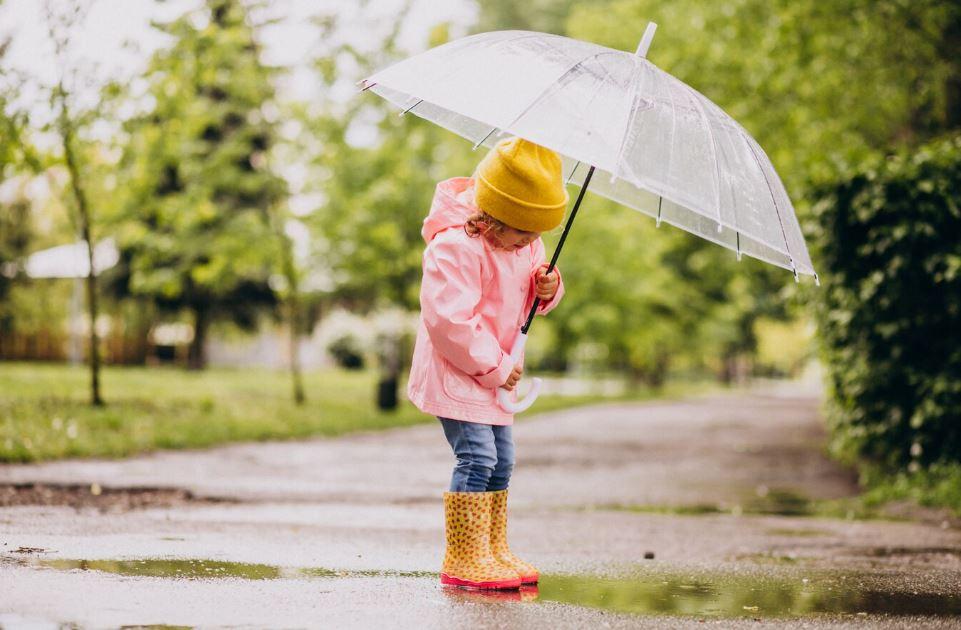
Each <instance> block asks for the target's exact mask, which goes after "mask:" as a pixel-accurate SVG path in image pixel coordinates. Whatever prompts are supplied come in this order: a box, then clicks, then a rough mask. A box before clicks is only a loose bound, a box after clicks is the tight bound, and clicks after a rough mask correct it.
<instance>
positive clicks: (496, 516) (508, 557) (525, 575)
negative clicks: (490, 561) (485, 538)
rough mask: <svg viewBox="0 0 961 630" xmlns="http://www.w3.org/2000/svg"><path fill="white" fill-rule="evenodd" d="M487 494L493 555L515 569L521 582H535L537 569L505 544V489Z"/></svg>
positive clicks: (538, 575)
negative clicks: (489, 504)
mask: <svg viewBox="0 0 961 630" xmlns="http://www.w3.org/2000/svg"><path fill="white" fill-rule="evenodd" d="M487 494H490V495H491V551H492V552H493V553H494V557H495V558H497V561H498V562H500V563H501V564H504V565H506V566H509V567H511V568H512V569H514V570H515V571H517V573H518V574H519V575H520V576H521V583H522V584H537V580H538V578H539V577H540V573H539V572H538V570H537V569H535V568H534V567H532V566H531V565H529V564H528V563H526V562H524V561H523V560H521V559H520V558H518V557H517V556H515V555H514V554H513V553H511V550H510V547H509V546H508V545H507V490H498V491H497V492H488V493H487Z"/></svg>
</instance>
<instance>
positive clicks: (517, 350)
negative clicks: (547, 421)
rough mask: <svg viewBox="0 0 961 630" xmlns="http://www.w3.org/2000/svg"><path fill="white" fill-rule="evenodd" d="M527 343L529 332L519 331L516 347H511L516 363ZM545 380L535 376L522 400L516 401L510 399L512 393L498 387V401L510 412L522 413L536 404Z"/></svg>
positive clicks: (515, 341)
mask: <svg viewBox="0 0 961 630" xmlns="http://www.w3.org/2000/svg"><path fill="white" fill-rule="evenodd" d="M525 345H527V333H523V332H521V333H518V334H517V338H516V339H514V347H513V348H511V359H513V360H514V364H515V365H516V364H517V362H518V361H520V359H521V354H522V353H523V352H524V346H525ZM542 383H543V381H542V380H541V379H539V378H534V382H533V383H531V390H530V391H529V392H527V396H525V397H524V398H523V399H522V400H518V401H517V402H514V401H512V400H511V399H510V395H511V393H510V392H509V391H507V390H506V389H504V388H502V387H498V388H497V402H498V404H499V405H500V406H501V409H503V410H504V411H506V412H508V413H520V412H522V411H526V410H527V408H528V407H530V406H531V405H533V404H534V401H535V400H537V396H538V394H540V392H541V384H542Z"/></svg>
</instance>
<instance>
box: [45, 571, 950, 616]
mask: <svg viewBox="0 0 961 630" xmlns="http://www.w3.org/2000/svg"><path fill="white" fill-rule="evenodd" d="M30 562H31V563H32V564H34V565H36V566H41V567H47V568H52V569H58V570H73V569H81V570H89V571H102V572H106V573H114V574H118V575H128V576H147V577H163V578H175V579H188V580H189V579H223V578H239V579H244V580H273V579H319V578H323V579H330V578H338V577H345V578H367V577H370V578H376V577H379V578H436V577H437V575H438V574H437V573H433V572H429V571H376V570H370V571H336V570H333V569H327V568H296V567H279V566H273V565H266V564H246V563H240V562H220V561H216V560H189V559H188V560H165V559H143V560H51V559H39V558H38V559H35V560H32V561H30ZM805 575H806V576H807V577H789V576H783V575H782V576H776V575H775V576H770V575H768V576H764V577H758V576H754V575H737V574H732V575H723V574H722V575H717V574H705V575H702V576H698V577H692V576H686V575H677V574H651V573H647V574H643V575H637V576H630V577H621V578H611V577H598V576H590V575H547V576H542V577H541V582H540V584H539V585H538V586H533V587H524V588H523V589H521V590H519V591H468V590H464V589H457V588H445V589H443V591H444V593H445V594H446V595H447V596H448V597H449V598H450V599H451V600H453V601H470V602H532V601H535V600H536V601H541V602H545V601H546V602H561V603H566V604H572V605H575V606H586V607H590V608H600V609H604V610H610V611H614V612H621V613H635V614H649V615H652V614H657V615H692V616H702V617H704V616H713V617H741V616H744V617H793V616H803V615H814V614H822V613H834V614H841V613H847V614H856V613H868V614H893V615H961V594H957V595H939V594H914V593H909V592H892V591H889V590H886V589H884V588H882V587H880V586H878V585H877V584H875V583H874V582H873V580H872V579H871V576H870V575H867V574H864V575H861V574H856V573H847V574H841V573H837V572H835V573H828V572H820V573H818V572H810V573H806V574H805Z"/></svg>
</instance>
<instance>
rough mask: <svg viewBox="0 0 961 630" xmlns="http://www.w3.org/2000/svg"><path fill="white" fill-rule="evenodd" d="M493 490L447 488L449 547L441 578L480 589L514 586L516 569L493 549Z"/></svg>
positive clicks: (450, 583) (445, 555)
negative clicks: (499, 558) (491, 491)
mask: <svg viewBox="0 0 961 630" xmlns="http://www.w3.org/2000/svg"><path fill="white" fill-rule="evenodd" d="M491 494H492V493H490V492H445V493H444V513H445V515H446V518H447V551H446V553H445V554H444V566H443V567H442V568H441V574H440V582H441V584H448V585H452V586H461V587H465V588H478V589H515V588H518V587H519V586H520V585H521V578H520V576H519V575H518V574H517V571H515V570H514V569H512V568H510V567H509V566H507V565H504V564H501V563H500V562H498V561H497V560H496V559H494V556H493V554H492V553H491V534H490V532H491V498H492V497H491Z"/></svg>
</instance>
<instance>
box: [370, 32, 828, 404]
mask: <svg viewBox="0 0 961 630" xmlns="http://www.w3.org/2000/svg"><path fill="white" fill-rule="evenodd" d="M655 29H656V25H655V24H653V23H651V24H648V27H647V30H646V31H645V33H644V36H643V38H642V39H641V43H640V45H639V46H638V48H637V51H636V52H635V53H630V52H625V51H622V50H614V49H611V48H606V47H604V46H599V45H597V44H592V43H589V42H584V41H579V40H576V39H571V38H568V37H561V36H559V35H550V34H546V33H535V32H528V31H496V32H491V33H481V34H478V35H472V36H469V37H464V38H461V39H458V40H455V41H452V42H450V43H447V44H444V45H442V46H438V47H436V48H432V49H431V50H428V51H426V52H424V53H421V54H418V55H415V56H413V57H410V58H408V59H406V60H404V61H401V62H399V63H397V64H394V65H393V66H390V67H388V68H386V69H384V70H381V71H380V72H377V73H376V74H374V75H373V76H371V77H368V78H367V79H365V80H364V81H362V82H361V85H362V88H363V89H364V90H370V91H372V92H375V93H376V94H379V95H380V96H382V97H384V98H386V99H387V100H389V101H390V102H392V103H394V104H395V105H397V106H398V107H399V108H401V110H402V112H403V113H407V112H410V113H413V114H416V115H417V116H420V117H422V118H425V119H427V120H430V121H432V122H434V123H436V124H438V125H440V126H442V127H444V128H446V129H449V130H450V131H453V132H454V133H457V134H459V135H461V136H463V137H465V138H468V139H470V140H472V141H473V142H474V143H475V147H478V146H481V145H486V146H493V145H494V144H495V143H496V142H497V140H499V138H500V136H503V135H514V136H520V137H523V138H526V139H527V140H530V141H531V142H535V143H537V144H540V145H542V146H545V147H548V148H550V149H553V150H554V151H557V152H558V153H559V154H560V155H561V156H562V158H563V160H564V168H565V169H566V170H565V173H567V174H568V175H567V178H568V181H569V182H570V183H573V184H575V185H578V186H580V187H581V193H580V194H579V195H578V197H577V200H576V202H575V204H574V207H573V208H572V210H571V212H570V213H569V215H568V221H567V224H566V226H565V229H564V233H563V234H562V236H561V239H560V242H559V243H558V246H557V249H556V250H555V252H554V256H553V259H552V261H551V266H552V267H553V265H554V264H555V263H556V261H557V257H558V256H559V254H560V250H561V248H562V247H563V244H564V240H565V238H566V236H567V232H568V230H569V229H570V227H571V224H572V223H573V220H574V217H575V216H576V214H577V209H578V207H579V205H580V201H581V199H582V198H583V193H584V190H586V189H587V187H588V186H590V190H591V191H592V192H594V193H597V194H600V195H602V196H604V197H607V198H609V199H612V200H614V201H616V202H619V203H621V204H623V205H625V206H628V207H630V208H633V209H635V210H638V211H640V212H643V213H645V214H647V215H650V216H651V217H653V218H654V219H655V220H656V221H657V223H658V225H659V224H660V223H661V222H665V223H669V224H671V225H674V226H676V227H679V228H681V229H683V230H686V231H688V232H691V233H693V234H696V235H698V236H700V237H702V238H705V239H707V240H709V241H712V242H714V243H717V244H718V245H721V246H723V247H727V248H729V249H731V250H733V251H734V252H736V255H737V257H738V259H740V258H741V256H742V255H747V256H751V257H753V258H757V259H760V260H763V261H766V262H768V263H771V264H774V265H777V266H779V267H783V268H785V269H789V270H791V271H793V272H794V277H795V280H797V279H798V276H799V275H800V274H807V275H813V276H814V277H815V281H817V274H816V273H815V271H814V267H813V266H812V264H811V259H810V256H809V254H808V251H807V247H806V245H805V243H804V237H803V235H802V233H801V229H800V226H799V225H798V221H797V218H796V217H795V214H794V207H793V206H792V204H791V200H790V199H789V198H788V195H787V192H786V191H785V189H784V185H783V184H782V183H781V179H780V177H778V174H777V173H776V172H775V170H774V167H773V166H772V165H771V161H770V159H769V158H768V157H767V155H766V154H765V153H764V150H763V149H761V147H760V146H759V145H758V143H757V142H756V141H755V140H754V139H753V138H752V137H751V136H750V134H748V133H747V131H745V130H744V128H743V127H741V125H739V124H738V123H737V122H736V121H735V120H734V119H733V118H731V117H730V116H728V115H727V114H726V113H725V112H724V111H723V110H722V109H721V108H720V107H718V106H717V105H715V104H714V103H712V102H711V101H710V100H709V99H708V98H706V97H705V96H704V95H702V94H700V93H699V92H697V91H696V90H695V89H693V88H692V87H690V86H688V85H687V84H685V83H684V82H682V81H680V80H678V79H676V78H675V77H673V76H671V75H670V74H668V73H666V72H664V71H663V70H661V69H660V68H658V67H657V66H655V65H654V64H653V63H651V62H650V61H649V60H648V59H647V58H646V56H647V50H648V48H649V46H650V44H651V40H652V39H653V36H654V31H655ZM595 175H596V177H595ZM536 306H537V305H536V304H535V306H534V308H532V309H531V312H530V316H529V317H528V319H527V322H526V323H525V325H524V327H523V328H522V329H521V334H520V335H518V342H517V343H515V349H516V348H518V347H519V348H521V350H520V351H518V352H516V353H514V352H512V354H515V358H519V357H520V352H521V351H522V349H523V345H524V343H525V341H526V334H527V331H528V329H529V328H530V324H531V322H532V321H533V314H534V309H536ZM535 380H536V379H535ZM500 391H503V390H500ZM505 394H506V393H505ZM535 397H536V391H534V392H532V395H528V397H527V398H526V399H525V401H523V402H522V403H514V402H512V401H510V402H507V404H504V403H503V401H502V406H504V407H505V408H509V407H513V408H514V409H519V408H520V407H523V408H525V409H526V407H527V406H529V404H530V403H531V402H533V400H532V398H535ZM502 398H504V396H502Z"/></svg>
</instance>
